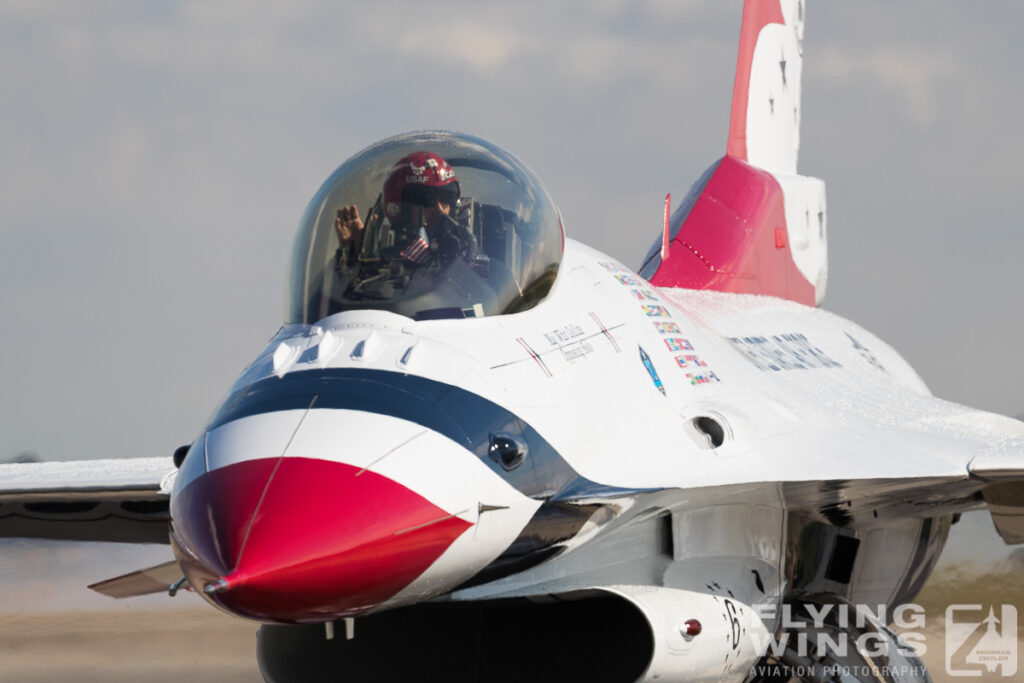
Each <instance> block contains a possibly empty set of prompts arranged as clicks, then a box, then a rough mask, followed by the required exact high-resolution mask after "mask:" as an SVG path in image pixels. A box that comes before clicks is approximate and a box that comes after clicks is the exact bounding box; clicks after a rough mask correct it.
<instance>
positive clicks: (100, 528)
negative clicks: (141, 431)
mask: <svg viewBox="0 0 1024 683" xmlns="http://www.w3.org/2000/svg"><path fill="white" fill-rule="evenodd" d="M176 472H177V470H176V469H175V468H174V464H173V462H172V461H171V458H137V459H126V460H79V461H73V462H44V463H17V464H9V465H0V537H24V538H50V539H60V540H73V541H114V542H121V543H167V542H168V540H167V524H168V521H169V520H170V514H169V512H168V501H169V495H170V490H171V486H172V484H173V479H174V474H175V473H176Z"/></svg>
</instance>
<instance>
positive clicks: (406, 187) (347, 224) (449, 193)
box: [334, 152, 479, 268]
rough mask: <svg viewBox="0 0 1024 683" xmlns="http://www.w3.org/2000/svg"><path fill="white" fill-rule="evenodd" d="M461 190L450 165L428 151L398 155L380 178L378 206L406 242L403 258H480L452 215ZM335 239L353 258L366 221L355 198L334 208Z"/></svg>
mask: <svg viewBox="0 0 1024 683" xmlns="http://www.w3.org/2000/svg"><path fill="white" fill-rule="evenodd" d="M460 196H461V191H460V187H459V179H458V178H457V177H456V176H455V171H454V169H452V167H451V165H450V164H449V163H448V162H447V161H446V160H444V159H443V158H441V157H440V156H438V155H436V154H433V153H431V152H413V153H412V154H409V155H407V156H405V157H402V158H401V159H399V161H398V162H397V163H396V164H395V166H394V167H393V168H392V169H391V172H390V173H389V174H388V177H387V180H385V181H384V189H383V192H382V193H381V209H382V210H383V212H384V215H385V216H386V217H387V219H388V221H390V224H391V228H392V230H394V232H395V234H396V236H397V239H396V242H395V243H396V244H404V245H405V246H404V247H403V248H402V249H401V250H400V251H399V255H400V256H401V258H402V260H404V261H407V262H409V263H410V264H415V265H419V266H429V265H431V264H432V263H434V262H435V261H437V262H439V263H440V264H441V267H442V268H445V267H447V266H448V265H450V264H451V263H452V261H453V260H454V259H455V258H457V257H461V258H464V259H466V260H467V261H473V260H474V259H477V258H479V248H478V247H477V244H476V239H475V238H474V237H473V234H472V232H470V230H469V229H468V227H469V226H463V225H461V224H460V222H459V221H457V220H455V218H454V217H453V215H452V213H453V209H454V208H455V207H456V206H457V204H458V200H459V197H460ZM334 229H335V232H336V233H337V236H338V242H339V244H340V245H341V246H342V248H343V249H344V250H345V251H346V252H347V254H348V257H349V260H354V259H355V258H356V256H357V255H358V254H359V251H360V249H361V248H362V241H363V233H364V230H365V226H364V224H363V220H362V219H361V218H360V217H359V209H358V207H357V206H356V205H355V204H352V205H349V206H345V207H342V208H341V209H338V214H337V217H336V218H335V221H334Z"/></svg>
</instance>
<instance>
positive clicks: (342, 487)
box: [175, 458, 471, 622]
mask: <svg viewBox="0 0 1024 683" xmlns="http://www.w3.org/2000/svg"><path fill="white" fill-rule="evenodd" d="M268 463H269V464H270V474H269V482H268V483H267V484H266V486H265V487H258V488H259V494H256V495H257V500H256V501H255V503H253V493H252V492H251V491H247V492H246V491H241V490H240V489H236V488H234V487H231V488H227V487H225V486H218V487H217V489H219V490H217V491H212V490H210V488H209V486H210V482H206V484H205V490H202V489H203V488H204V484H202V483H201V482H200V481H197V482H194V483H192V484H189V486H188V487H187V488H186V489H185V490H184V491H182V495H181V498H182V500H181V501H180V502H181V503H182V505H181V506H178V507H179V509H181V510H188V511H189V512H190V513H191V512H192V511H198V510H206V511H212V510H219V511H220V515H221V516H220V517H219V518H217V517H208V518H207V520H208V524H209V526H208V527H207V528H208V529H211V530H212V532H213V533H212V534H211V536H212V538H210V539H209V540H208V541H207V542H206V544H205V545H208V546H213V547H215V548H218V549H219V550H218V551H214V552H215V554H216V555H217V556H218V557H224V558H225V559H230V560H231V565H232V566H231V567H229V568H228V569H229V570H230V571H226V572H219V573H220V575H223V574H225V573H226V574H227V575H226V576H224V581H223V582H222V583H220V584H218V585H217V587H216V589H215V590H211V591H210V592H209V597H210V599H212V600H214V601H215V602H217V603H218V604H220V605H221V606H223V607H224V608H226V609H228V610H230V611H232V612H235V613H236V614H240V615H242V616H247V617H251V618H255V619H261V620H268V621H280V622H302V621H318V620H324V619H329V618H335V617H340V616H347V615H354V614H358V613H361V612H364V611H366V610H368V609H370V608H372V607H374V606H376V605H379V604H380V603H382V602H384V601H385V600H387V599H388V598H390V597H392V596H394V595H395V594H396V593H398V592H399V591H401V590H402V589H403V588H405V587H406V586H408V585H409V584H410V583H411V582H412V581H413V580H414V579H416V577H418V576H419V575H420V574H422V573H423V571H424V570H426V569H427V567H429V566H430V565H431V564H432V563H433V562H434V561H435V560H436V559H437V558H438V557H439V556H440V555H441V553H443V552H444V551H445V549H446V548H448V546H450V545H451V544H452V543H453V542H454V541H455V539H457V538H458V537H459V536H460V535H461V534H462V533H463V532H464V531H465V530H466V529H467V528H468V527H469V526H471V525H470V523H468V522H466V521H463V520H462V519H459V518H458V517H455V516H454V515H452V514H450V513H448V512H446V511H445V510H442V509H441V508H439V507H437V506H436V505H434V504H433V503H431V502H430V501H428V500H427V499H425V498H423V497H422V496H420V495H419V494H417V493H415V492H413V491H411V490H410V489H408V488H406V487H405V486H402V485H401V484H398V483H396V482H394V481H392V480H390V479H388V478H387V477H384V476H381V475H379V474H375V473H374V472H371V471H369V470H360V469H358V468H356V467H353V466H351V465H346V464H343V463H337V462H330V461H325V460H313V459H307V458H282V459H280V460H271V461H268V460H252V461H245V462H241V463H236V464H233V465H229V466H228V467H224V468H222V469H220V470H215V471H214V472H212V473H210V475H209V476H213V475H218V474H219V475H220V481H221V482H229V481H236V482H238V483H239V484H241V483H242V482H254V481H257V480H259V479H260V478H261V477H264V481H266V479H267V477H266V473H267V465H268ZM201 479H206V477H203V478H201ZM197 484H198V485H199V486H198V487H197V490H196V491H195V492H194V493H195V494H199V495H213V494H216V495H219V496H226V497H229V498H235V499H237V503H238V505H237V506H236V507H232V506H230V505H227V504H225V501H224V500H219V501H218V503H217V504H211V503H210V501H203V500H200V499H199V495H193V496H191V498H192V499H191V500H189V498H190V496H189V493H190V491H189V489H192V488H193V487H194V486H196V485H197ZM246 511H252V512H251V514H250V515H249V516H248V517H246ZM195 522H197V523H194V524H191V525H189V527H190V528H191V529H193V530H197V529H199V534H198V535H200V536H203V535H205V534H204V532H203V531H202V530H201V529H200V528H201V527H202V521H201V520H199V519H196V520H195ZM175 523H176V525H177V520H176V522H175ZM175 533H176V535H179V536H180V535H181V534H180V531H179V530H178V529H177V527H176V530H175ZM188 540H189V541H191V539H188ZM181 545H183V546H184V545H186V544H185V543H182V544H181ZM192 545H193V547H198V546H201V545H204V544H203V543H202V542H199V543H195V542H193V543H192ZM204 564H205V563H204ZM209 569H211V570H213V571H214V572H215V573H216V572H218V570H219V569H220V568H219V567H212V566H209ZM190 578H191V577H190ZM212 588H213V586H211V589H212Z"/></svg>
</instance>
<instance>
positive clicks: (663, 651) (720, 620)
mask: <svg viewBox="0 0 1024 683" xmlns="http://www.w3.org/2000/svg"><path fill="white" fill-rule="evenodd" d="M596 588H598V589H599V590H602V591H605V592H607V593H612V594H614V595H619V596H621V597H623V598H625V599H626V600H629V601H630V602H631V603H633V604H634V605H635V606H636V607H637V608H638V609H639V610H640V611H641V612H642V613H643V615H644V617H645V618H646V619H647V623H648V624H649V625H650V627H651V635H652V637H653V638H654V655H653V657H652V659H651V663H650V666H648V668H647V670H646V671H645V672H644V673H643V675H642V676H641V677H640V678H639V679H638V683H640V682H644V681H683V680H685V681H726V682H730V681H735V682H737V683H738V682H739V681H742V680H744V679H745V678H746V676H747V674H748V673H749V672H750V669H751V667H752V666H753V665H754V663H755V662H757V660H758V659H759V658H760V657H761V653H762V651H763V649H764V644H765V643H767V642H768V640H769V635H770V634H769V632H768V630H767V629H766V628H765V625H764V623H763V622H762V621H761V619H760V618H758V615H757V613H756V611H755V610H754V608H752V607H751V606H750V605H745V604H743V603H742V602H740V601H738V600H734V599H730V598H722V597H718V596H714V595H708V594H706V593H696V592H694V591H685V590H677V589H673V588H659V587H653V586H598V587H596ZM689 619H696V620H697V621H699V622H700V624H701V633H700V634H699V635H696V636H691V637H686V636H684V635H683V634H682V633H681V629H682V628H684V625H685V623H686V621H687V620H689ZM734 628H735V629H738V630H737V631H736V632H735V633H734V631H733V629H734Z"/></svg>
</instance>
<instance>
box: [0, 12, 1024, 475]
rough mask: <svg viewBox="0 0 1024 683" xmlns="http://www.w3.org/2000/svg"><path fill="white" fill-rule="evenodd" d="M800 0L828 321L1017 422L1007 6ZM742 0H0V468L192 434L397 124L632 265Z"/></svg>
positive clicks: (715, 122)
mask: <svg viewBox="0 0 1024 683" xmlns="http://www.w3.org/2000/svg"><path fill="white" fill-rule="evenodd" d="M808 4H809V7H808V11H807V14H808V24H807V32H806V40H805V45H804V56H805V66H804V88H803V93H804V99H803V122H804V129H803V136H802V151H801V159H800V169H801V172H802V173H804V174H807V175H815V176H818V177H821V178H824V179H825V180H826V182H827V184H828V201H829V230H830V242H831V243H830V259H831V275H830V280H829V288H828V296H827V298H826V301H825V308H827V309H829V310H832V311H834V312H836V313H839V314H841V315H844V316H846V317H849V318H851V319H853V320H854V321H857V322H859V323H861V324H863V325H864V326H866V327H867V328H868V329H871V330H872V331H873V332H875V333H877V334H879V335H880V336H881V337H882V338H883V339H886V340H887V341H889V342H890V343H891V344H893V345H894V346H895V347H896V348H897V349H899V350H900V351H901V352H902V353H903V354H904V355H905V356H906V358H907V359H908V360H909V361H910V362H911V364H912V365H914V366H915V367H916V368H917V369H918V371H919V372H920V373H921V375H922V376H923V377H924V379H925V381H926V382H928V384H929V385H930V386H931V388H932V389H933V391H935V393H936V394H938V395H940V396H942V397H945V398H949V399H951V400H956V401H960V402H964V403H968V404H972V405H976V406H978V407H982V408H987V409H990V410H995V411H999V412H1003V413H1008V414H1012V415H1019V414H1021V413H1024V395H1022V391H1021V390H1020V387H1021V385H1022V384H1024V363H1022V362H1021V360H1020V357H1019V353H1020V351H1019V349H1020V346H1021V337H1022V334H1021V333H1022V322H1021V315H1020V310H1021V305H1020V293H1021V291H1022V290H1024V275H1022V274H1021V271H1020V269H1019V268H1018V267H1017V264H1018V261H1019V259H1020V254H1021V253H1024V249H1022V247H1024V235H1022V231H1021V226H1020V224H1019V223H1020V221H1019V215H1020V214H1019V211H1018V205H1019V201H1020V195H1021V188H1020V185H1021V181H1022V180H1024V173H1022V168H1021V164H1022V161H1021V160H1022V159H1024V143H1022V141H1021V137H1020V133H1019V129H1020V126H1019V123H1018V121H1019V118H1020V112H1021V111H1024V93H1022V89H1021V88H1020V87H1019V83H1020V80H1021V73H1020V72H1021V70H1022V66H1024V54H1022V50H1024V47H1022V45H1021V43H1020V41H1019V38H1018V36H1017V34H1018V33H1019V28H1020V26H1021V25H1024V4H1021V3H1019V2H1010V1H1006V2H996V1H994V0H990V1H989V2H985V3H965V2H956V1H953V0H948V1H945V0H928V1H927V2H925V1H924V0H903V1H901V2H895V3H894V2H891V1H889V2H882V1H866V0H861V1H859V2H856V3H854V2H814V1H813V0H812V1H811V2H809V3H808ZM740 6H741V3H740V2H739V0H737V1H736V2H721V1H720V0H715V1H708V2H671V3H669V2H636V1H635V0H630V1H623V2H613V1H600V2H586V3H582V2H581V3H575V4H573V5H568V4H565V3H552V2H540V1H536V2H533V1H526V2H517V3H505V4H501V5H499V4H485V3H470V2H466V3H461V2H449V1H446V0H440V1H432V2H429V3H425V2H420V3H416V2H386V1H385V2H380V1H376V2H365V3H363V2H347V3H334V2H305V1H299V2H289V3H253V2H218V3H211V2H204V1H197V2H163V1H161V2H136V3H115V2H76V3H57V2H45V1H41V0H26V1H24V2H18V1H12V0H0V36H2V38H0V91H2V92H3V94H4V95H3V102H4V104H3V108H2V114H0V140H2V149H3V153H2V154H0V170H2V171H0V172H2V179H3V182H2V183H0V321H2V323H0V324H2V326H3V327H2V330H3V342H4V344H3V353H2V354H0V379H2V382H0V386H2V387H3V390H2V392H0V434H2V444H0V460H2V459H6V458H8V457H11V456H14V455H17V454H18V453H20V452H21V451H25V450H34V451H37V452H38V453H39V454H40V455H41V456H43V457H44V458H46V459H51V460H56V459H71V458H86V457H88V458H93V457H121V456H151V455H169V454H170V453H171V452H172V451H173V449H174V448H175V447H176V446H178V445H179V444H183V443H186V442H188V441H191V440H192V438H193V437H194V436H195V435H196V433H197V432H198V430H199V428H200V427H201V425H202V423H203V421H204V419H205V418H206V416H207V415H208V414H209V412H210V411H211V410H212V409H213V408H214V407H215V405H216V403H217V401H218V400H219V399H220V398H221V396H222V395H223V393H224V391H225V390H226V389H227V387H228V386H229V385H230V383H231V381H232V380H233V379H234V377H235V376H236V375H237V374H238V372H239V371H240V370H241V369H242V367H243V366H244V365H246V363H247V362H248V361H249V360H250V359H251V358H252V357H253V356H254V355H255V354H256V353H257V352H258V351H259V349H260V348H261V347H262V346H263V345H264V343H265V341H266V340H267V338H269V337H270V336H271V335H272V334H273V333H274V332H275V330H276V329H277V327H278V326H279V324H280V322H281V318H282V311H283V301H284V283H285V279H286V272H285V268H286V265H287V263H288V257H289V253H290V247H291V239H292V235H293V230H294V228H295V226H296V224H297V221H298V218H299V216H300V214H301V213H302V210H303V208H304V207H305V204H306V202H307V201H308V200H309V198H310V197H311V196H312V195H313V193H314V191H315V190H316V189H317V187H318V186H319V184H320V183H321V181H322V180H323V179H324V178H325V177H326V176H327V175H328V174H329V173H330V172H331V171H332V170H333V169H334V168H335V167H336V166H337V165H338V164H340V163H341V162H342V161H343V160H344V159H346V158H347V157H348V156H350V155H351V154H353V153H355V152H356V151H358V150H360V149H362V148H363V147H365V146H366V145H368V144H370V143H372V142H374V141H375V140H377V139H379V138H382V137H385V136H388V135H391V134H394V133H398V132H403V131H407V130H412V129H422V128H450V129H455V130H460V131H464V132H467V133H472V134H475V135H479V136H481V137H485V138H487V139H490V140H492V141H493V142H495V143H497V144H499V145H500V146H502V147H504V148H506V149H508V150H509V151H511V152H512V153H513V154H515V155H517V156H518V157H520V158H521V159H523V160H524V161H525V162H526V163H527V164H528V165H530V166H531V167H532V168H533V169H534V170H535V171H536V172H537V173H538V174H539V175H540V177H541V178H542V179H543V180H544V182H545V184H546V185H547V187H548V189H549V191H550V192H551V194H552V196H553V197H554V198H555V201H556V202H557V203H558V204H559V206H560V208H561V210H562V213H563V216H564V218H565V221H566V226H567V230H568V232H569V234H570V236H571V237H574V238H576V239H579V240H581V241H584V242H587V243H589V244H591V245H593V246H596V247H598V248H600V249H602V250H605V251H607V252H608V253H610V254H611V255H613V256H615V257H617V258H619V259H621V260H623V261H624V262H626V263H627V264H630V265H634V266H635V265H638V261H639V259H640V258H641V256H642V255H643V254H644V252H645V251H646V249H647V247H648V245H649V244H650V242H651V241H652V239H653V238H654V236H655V235H656V234H657V232H658V230H659V227H660V217H661V210H662V201H663V198H664V196H665V193H666V192H667V191H671V192H673V194H674V196H676V197H677V198H680V199H681V198H682V196H683V195H684V193H685V190H686V189H687V188H688V187H689V185H690V183H691V182H692V181H693V180H694V179H696V177H697V176H698V175H699V173H700V172H701V171H702V170H703V169H704V168H705V167H706V166H708V165H709V164H711V163H712V162H714V161H715V160H716V159H717V158H718V157H720V156H721V155H722V154H723V153H724V149H725V138H726V132H727V118H728V110H729V99H730V96H731V88H732V77H733V72H734V69H735V51H736V39H737V36H738V33H739V14H740Z"/></svg>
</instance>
